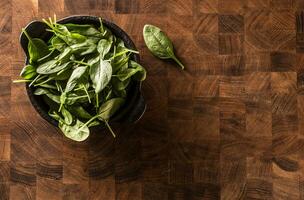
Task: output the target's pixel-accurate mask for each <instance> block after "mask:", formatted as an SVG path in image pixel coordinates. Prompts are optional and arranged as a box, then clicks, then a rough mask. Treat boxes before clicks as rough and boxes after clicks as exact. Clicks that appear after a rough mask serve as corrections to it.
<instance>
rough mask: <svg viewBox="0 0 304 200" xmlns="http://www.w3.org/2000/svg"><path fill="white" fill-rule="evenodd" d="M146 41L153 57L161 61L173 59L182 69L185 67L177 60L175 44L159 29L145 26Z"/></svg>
mask: <svg viewBox="0 0 304 200" xmlns="http://www.w3.org/2000/svg"><path fill="white" fill-rule="evenodd" d="M143 35H144V40H145V43H146V45H147V47H148V49H149V50H150V51H151V53H152V54H153V55H155V56H156V57H158V58H160V59H169V58H171V59H173V60H174V61H175V62H176V63H177V64H178V65H179V66H180V67H181V68H182V69H184V68H185V67H184V65H183V64H182V63H181V62H180V61H179V60H178V59H177V58H176V56H175V54H174V50H173V44H172V42H171V40H170V39H169V37H168V36H167V35H166V34H165V33H164V32H163V31H162V30H161V29H160V28H158V27H156V26H153V25H145V26H144V30H143Z"/></svg>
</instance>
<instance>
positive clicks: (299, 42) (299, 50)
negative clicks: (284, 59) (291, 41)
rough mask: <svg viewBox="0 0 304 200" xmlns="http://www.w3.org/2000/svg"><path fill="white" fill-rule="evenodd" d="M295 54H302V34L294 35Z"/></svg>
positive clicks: (303, 50) (303, 38) (303, 49)
mask: <svg viewBox="0 0 304 200" xmlns="http://www.w3.org/2000/svg"><path fill="white" fill-rule="evenodd" d="M296 52H297V53H304V33H297V34H296Z"/></svg>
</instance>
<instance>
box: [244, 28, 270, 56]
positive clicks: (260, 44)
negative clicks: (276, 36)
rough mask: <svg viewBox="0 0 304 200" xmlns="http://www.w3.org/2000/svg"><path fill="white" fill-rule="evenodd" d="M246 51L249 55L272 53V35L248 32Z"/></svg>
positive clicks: (261, 32)
mask: <svg viewBox="0 0 304 200" xmlns="http://www.w3.org/2000/svg"><path fill="white" fill-rule="evenodd" d="M244 49H245V52H246V53H247V54H256V53H262V52H263V53H265V52H267V51H270V50H271V41H270V33H269V32H268V31H263V30H248V31H246V33H245V42H244Z"/></svg>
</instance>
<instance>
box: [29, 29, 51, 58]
mask: <svg viewBox="0 0 304 200" xmlns="http://www.w3.org/2000/svg"><path fill="white" fill-rule="evenodd" d="M23 33H24V34H25V36H26V37H27V39H28V40H29V42H28V46H27V50H28V53H29V56H30V63H33V62H36V61H37V60H38V59H39V58H42V57H44V56H46V55H48V54H49V52H50V51H49V48H48V46H47V44H46V43H45V42H44V41H43V40H41V39H39V38H31V37H30V36H29V35H28V33H27V32H26V31H25V30H24V29H23Z"/></svg>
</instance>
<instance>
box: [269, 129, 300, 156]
mask: <svg viewBox="0 0 304 200" xmlns="http://www.w3.org/2000/svg"><path fill="white" fill-rule="evenodd" d="M302 147H303V145H302V144H301V143H300V141H299V138H298V136H297V135H294V134H292V135H286V134H285V135H282V134H281V135H280V134H277V135H273V139H272V145H271V150H272V155H273V156H276V157H279V156H289V155H298V154H299V152H300V151H301V148H302Z"/></svg>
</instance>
